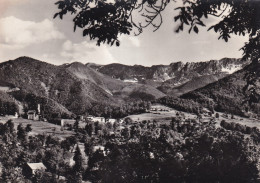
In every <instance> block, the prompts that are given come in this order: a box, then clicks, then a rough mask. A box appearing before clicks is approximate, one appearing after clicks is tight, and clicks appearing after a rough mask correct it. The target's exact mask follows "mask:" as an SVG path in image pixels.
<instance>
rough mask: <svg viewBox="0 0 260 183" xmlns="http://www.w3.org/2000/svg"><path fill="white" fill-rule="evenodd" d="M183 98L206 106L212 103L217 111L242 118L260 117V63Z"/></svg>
mask: <svg viewBox="0 0 260 183" xmlns="http://www.w3.org/2000/svg"><path fill="white" fill-rule="evenodd" d="M250 82H251V83H250ZM254 85H255V86H254ZM181 98H185V99H191V100H194V101H197V102H199V103H201V104H204V106H207V104H208V103H209V101H211V102H213V103H214V104H213V105H214V108H215V110H217V111H222V112H227V113H232V114H238V115H242V116H252V115H253V114H254V113H255V114H258V115H260V104H259V99H260V63H252V64H250V65H248V66H246V67H245V68H244V69H242V70H240V71H237V72H235V73H234V74H231V75H229V76H227V77H225V78H223V79H220V80H218V81H217V82H214V83H211V84H209V85H207V86H205V87H203V88H200V89H197V90H194V91H192V92H189V93H187V94H184V95H182V96H181Z"/></svg>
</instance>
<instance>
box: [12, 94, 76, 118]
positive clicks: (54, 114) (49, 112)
mask: <svg viewBox="0 0 260 183" xmlns="http://www.w3.org/2000/svg"><path fill="white" fill-rule="evenodd" d="M11 95H12V96H13V97H14V98H15V99H16V100H18V101H20V102H21V103H23V107H24V113H25V117H26V114H27V112H28V110H35V111H37V112H39V111H38V104H40V114H41V116H42V117H43V118H47V119H53V118H59V117H63V118H72V117H74V116H72V113H71V112H69V111H68V110H67V109H66V108H64V107H63V106H61V105H59V104H58V103H56V102H55V101H54V100H52V99H49V98H46V97H40V96H37V95H34V94H32V93H27V92H24V91H22V90H20V91H14V92H11Z"/></svg>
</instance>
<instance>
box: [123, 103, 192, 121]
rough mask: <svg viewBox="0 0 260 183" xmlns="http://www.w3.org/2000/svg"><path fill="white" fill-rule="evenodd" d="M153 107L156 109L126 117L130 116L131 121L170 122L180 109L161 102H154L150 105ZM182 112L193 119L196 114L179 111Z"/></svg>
mask: <svg viewBox="0 0 260 183" xmlns="http://www.w3.org/2000/svg"><path fill="white" fill-rule="evenodd" d="M151 108H153V109H156V110H157V111H150V112H149V113H142V114H136V115H129V116H128V117H129V118H131V119H132V120H133V121H137V122H141V121H143V120H150V121H153V120H156V121H158V122H170V121H171V118H172V117H176V114H177V113H180V111H177V110H175V109H172V108H169V107H166V106H163V105H161V104H155V105H152V107H151ZM181 113H182V114H184V116H185V118H190V119H195V118H196V117H197V116H196V115H194V114H190V113H186V112H181Z"/></svg>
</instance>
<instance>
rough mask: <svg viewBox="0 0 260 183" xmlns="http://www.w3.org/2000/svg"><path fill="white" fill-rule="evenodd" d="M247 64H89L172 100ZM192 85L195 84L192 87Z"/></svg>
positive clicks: (230, 61) (232, 61) (238, 61)
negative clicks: (140, 84) (146, 87)
mask: <svg viewBox="0 0 260 183" xmlns="http://www.w3.org/2000/svg"><path fill="white" fill-rule="evenodd" d="M247 64H248V61H244V60H241V59H232V58H223V59H221V60H210V61H208V62H187V63H183V62H174V63H171V64H170V65H154V66H151V67H144V66H141V65H134V66H128V65H123V64H109V65H103V66H96V65H93V64H89V66H90V67H92V68H94V69H95V70H97V71H99V72H101V73H103V74H106V75H109V76H111V77H112V78H116V79H120V80H122V81H132V82H138V83H143V84H148V85H151V86H153V87H158V89H159V90H160V91H161V92H163V93H165V94H167V95H172V96H179V95H181V94H184V93H186V92H189V91H192V90H194V89H197V88H200V87H203V86H205V85H207V84H209V83H211V82H215V81H217V80H218V79H221V78H223V77H225V76H227V75H229V74H232V73H233V72H235V71H237V70H239V69H242V68H243V67H244V66H245V65H247ZM194 81H195V82H196V84H194Z"/></svg>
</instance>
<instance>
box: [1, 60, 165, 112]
mask: <svg viewBox="0 0 260 183" xmlns="http://www.w3.org/2000/svg"><path fill="white" fill-rule="evenodd" d="M0 87H1V88H0V89H1V90H2V91H5V92H6V93H8V94H10V95H11V96H13V97H16V99H19V100H22V101H23V102H26V103H32V102H31V101H28V100H30V99H29V98H34V99H33V100H38V101H42V102H43V101H44V103H46V105H47V104H50V103H51V104H52V107H53V106H60V107H59V108H60V110H58V111H62V112H66V110H63V109H67V111H72V112H73V113H76V114H81V113H84V112H85V111H86V110H87V109H89V108H91V106H92V105H93V104H96V103H103V104H107V105H120V103H122V102H123V101H128V100H130V101H131V100H132V99H135V98H136V95H138V93H143V94H144V95H147V96H148V98H149V97H150V98H158V97H162V96H165V95H164V94H163V93H162V92H160V91H159V90H157V89H156V88H154V87H152V86H147V85H144V84H140V83H125V82H123V81H120V80H116V79H113V78H111V77H109V76H106V75H104V74H102V73H99V72H97V71H96V70H94V69H92V68H90V67H89V66H87V65H84V64H81V63H78V62H75V63H72V64H64V65H61V66H55V65H52V64H48V63H45V62H42V61H38V60H35V59H32V58H29V57H20V58H17V59H15V60H11V61H7V62H4V63H1V64H0ZM27 95H28V96H27ZM31 95H32V96H31ZM147 96H146V97H147ZM50 101H51V102H50ZM29 108H30V107H29Z"/></svg>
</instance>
